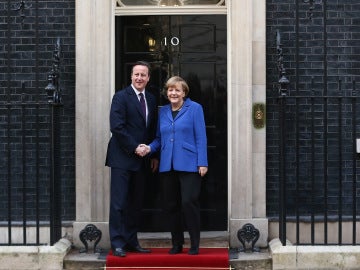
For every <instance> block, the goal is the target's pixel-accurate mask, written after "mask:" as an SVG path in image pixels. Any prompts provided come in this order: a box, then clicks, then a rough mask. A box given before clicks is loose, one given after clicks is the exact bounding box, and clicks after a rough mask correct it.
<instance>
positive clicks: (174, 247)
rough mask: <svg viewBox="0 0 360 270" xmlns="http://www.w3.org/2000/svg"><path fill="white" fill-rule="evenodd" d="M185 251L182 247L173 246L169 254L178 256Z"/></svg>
mask: <svg viewBox="0 0 360 270" xmlns="http://www.w3.org/2000/svg"><path fill="white" fill-rule="evenodd" d="M182 250H183V248H182V246H173V247H172V248H171V249H170V250H169V254H178V253H181V252H182Z"/></svg>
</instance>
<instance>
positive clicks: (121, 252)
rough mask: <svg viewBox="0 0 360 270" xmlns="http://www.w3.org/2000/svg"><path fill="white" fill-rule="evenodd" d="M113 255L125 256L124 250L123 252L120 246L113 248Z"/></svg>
mask: <svg viewBox="0 0 360 270" xmlns="http://www.w3.org/2000/svg"><path fill="white" fill-rule="evenodd" d="M113 256H117V257H125V256H126V252H125V250H124V249H122V248H115V249H113Z"/></svg>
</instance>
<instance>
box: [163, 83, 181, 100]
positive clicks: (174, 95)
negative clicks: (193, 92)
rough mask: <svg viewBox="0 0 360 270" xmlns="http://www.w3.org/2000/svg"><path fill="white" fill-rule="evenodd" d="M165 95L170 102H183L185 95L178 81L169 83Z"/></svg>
mask: <svg viewBox="0 0 360 270" xmlns="http://www.w3.org/2000/svg"><path fill="white" fill-rule="evenodd" d="M167 97H168V99H169V101H170V102H171V103H172V104H180V103H181V102H183V100H184V97H185V92H184V90H183V89H182V86H181V84H180V83H176V84H175V85H171V86H169V87H168V89H167Z"/></svg>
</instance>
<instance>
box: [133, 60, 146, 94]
mask: <svg viewBox="0 0 360 270" xmlns="http://www.w3.org/2000/svg"><path fill="white" fill-rule="evenodd" d="M149 80H150V75H149V70H148V68H147V67H146V66H141V65H137V66H134V67H133V71H132V74H131V83H132V84H133V85H134V87H135V88H136V89H137V90H138V91H142V90H144V89H145V86H146V84H147V83H148V82H149Z"/></svg>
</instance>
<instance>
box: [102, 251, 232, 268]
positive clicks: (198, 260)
mask: <svg viewBox="0 0 360 270" xmlns="http://www.w3.org/2000/svg"><path fill="white" fill-rule="evenodd" d="M168 251H169V248H151V253H132V252H127V253H126V257H116V256H112V252H111V251H110V252H109V254H108V255H107V256H106V268H105V269H108V270H149V269H159V270H225V269H230V265H229V250H228V249H227V248H200V249H199V254H198V255H188V254H187V252H188V249H187V248H185V249H184V250H183V252H182V253H179V254H175V255H170V254H168Z"/></svg>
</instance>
